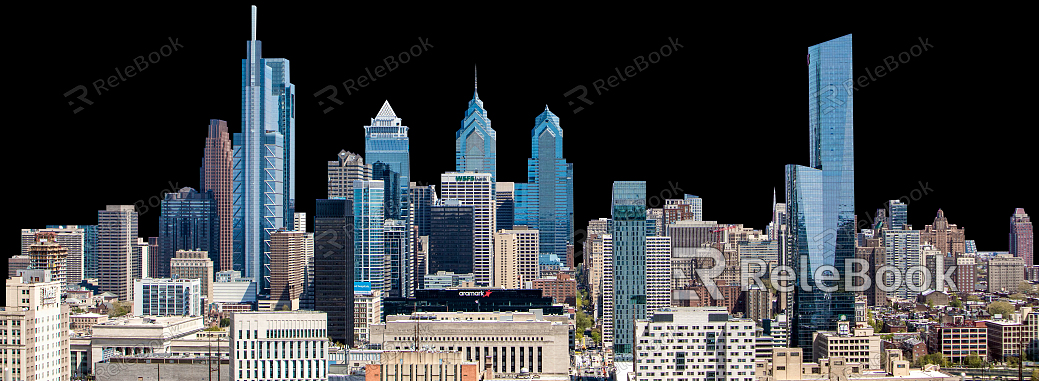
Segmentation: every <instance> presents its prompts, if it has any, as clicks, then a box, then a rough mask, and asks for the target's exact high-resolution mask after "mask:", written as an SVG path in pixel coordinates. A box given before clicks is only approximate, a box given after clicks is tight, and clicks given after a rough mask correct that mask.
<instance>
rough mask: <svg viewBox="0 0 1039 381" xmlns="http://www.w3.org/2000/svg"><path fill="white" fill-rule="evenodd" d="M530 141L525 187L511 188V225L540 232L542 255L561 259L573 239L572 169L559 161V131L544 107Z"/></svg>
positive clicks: (561, 143)
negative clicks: (513, 206) (513, 203)
mask: <svg viewBox="0 0 1039 381" xmlns="http://www.w3.org/2000/svg"><path fill="white" fill-rule="evenodd" d="M530 141H531V157H530V159H527V183H525V184H524V183H517V184H516V188H515V189H516V215H515V222H514V224H516V225H526V226H529V227H532V228H536V229H538V231H540V232H541V252H542V253H543V254H556V255H558V256H559V257H564V256H565V255H566V245H567V244H568V243H571V242H572V241H573V235H574V200H573V189H574V188H573V173H574V166H573V163H567V162H566V159H565V158H564V157H563V129H562V128H561V127H560V126H559V117H558V116H556V115H555V114H553V113H552V112H551V111H549V110H548V106H545V111H544V112H542V113H541V114H540V115H538V116H537V118H534V128H533V129H532V130H531V131H530Z"/></svg>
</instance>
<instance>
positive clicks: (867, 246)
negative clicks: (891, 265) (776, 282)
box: [780, 233, 894, 306]
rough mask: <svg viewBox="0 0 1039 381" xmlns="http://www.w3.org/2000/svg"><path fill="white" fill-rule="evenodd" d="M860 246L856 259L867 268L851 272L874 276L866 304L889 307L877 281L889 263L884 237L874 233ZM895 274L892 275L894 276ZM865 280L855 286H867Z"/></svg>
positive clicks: (884, 293)
mask: <svg viewBox="0 0 1039 381" xmlns="http://www.w3.org/2000/svg"><path fill="white" fill-rule="evenodd" d="M862 241H864V242H862V243H861V244H860V245H857V246H856V248H855V258H858V259H861V260H864V261H866V266H864V267H865V268H862V267H859V266H854V267H853V268H852V269H850V270H851V271H855V272H856V273H863V272H864V273H866V274H872V276H871V277H870V282H869V286H868V287H865V290H863V292H862V294H863V295H865V296H866V303H867V304H868V305H871V306H883V305H887V292H885V291H884V290H883V289H882V288H881V287H878V286H877V283H878V282H877V281H878V280H880V279H879V278H877V277H876V274H877V269H879V268H881V267H883V266H884V265H885V264H886V263H887V258H886V256H885V253H886V251H887V249H886V248H885V247H884V243H883V241H884V236H883V234H882V233H881V234H879V235H878V234H877V233H873V235H872V236H871V237H870V238H865V239H863V240H862ZM893 275H894V274H892V276H893ZM865 282H866V281H865V279H853V282H852V285H853V286H860V287H862V286H866V284H865ZM784 295H786V293H781V294H780V296H781V297H782V296H784Z"/></svg>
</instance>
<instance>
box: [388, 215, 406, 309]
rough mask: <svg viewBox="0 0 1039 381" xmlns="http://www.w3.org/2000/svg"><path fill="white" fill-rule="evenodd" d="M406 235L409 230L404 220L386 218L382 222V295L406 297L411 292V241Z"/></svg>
mask: <svg viewBox="0 0 1039 381" xmlns="http://www.w3.org/2000/svg"><path fill="white" fill-rule="evenodd" d="M408 237H410V232H409V231H408V225H407V223H406V222H405V221H403V220H392V219H388V220H386V221H385V222H384V223H383V231H382V239H383V249H384V250H385V254H384V257H383V258H384V259H383V265H384V266H385V267H384V268H383V270H382V271H383V286H382V289H383V290H384V291H383V295H387V296H389V297H407V296H408V293H409V292H411V282H412V279H411V276H412V272H411V264H412V261H411V250H410V248H411V242H409V240H408Z"/></svg>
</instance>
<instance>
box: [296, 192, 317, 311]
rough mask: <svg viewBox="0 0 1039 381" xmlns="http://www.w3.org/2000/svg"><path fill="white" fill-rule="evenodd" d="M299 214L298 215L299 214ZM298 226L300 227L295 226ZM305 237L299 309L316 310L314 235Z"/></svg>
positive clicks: (309, 233) (310, 233) (309, 234)
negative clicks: (301, 292) (301, 293)
mask: <svg viewBox="0 0 1039 381" xmlns="http://www.w3.org/2000/svg"><path fill="white" fill-rule="evenodd" d="M297 214H298V213H297ZM293 226H298V225H293ZM305 233H306V234H305V235H304V237H303V258H304V261H303V295H302V296H300V298H299V308H300V309H303V310H313V309H314V286H315V285H314V233H312V232H305Z"/></svg>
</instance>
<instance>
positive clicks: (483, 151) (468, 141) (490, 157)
mask: <svg viewBox="0 0 1039 381" xmlns="http://www.w3.org/2000/svg"><path fill="white" fill-rule="evenodd" d="M497 151H498V138H497V133H495V132H494V129H493V128H491V120H490V119H488V118H487V110H486V109H484V108H483V101H482V100H480V95H479V94H478V93H477V80H476V69H475V68H473V99H472V100H470V101H469V108H467V109H466V110H465V118H463V119H462V127H461V128H459V129H458V131H456V132H455V171H456V172H467V171H468V172H477V173H490V174H491V181H492V182H494V181H497V175H498V172H497ZM507 228H511V226H509V227H507Z"/></svg>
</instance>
